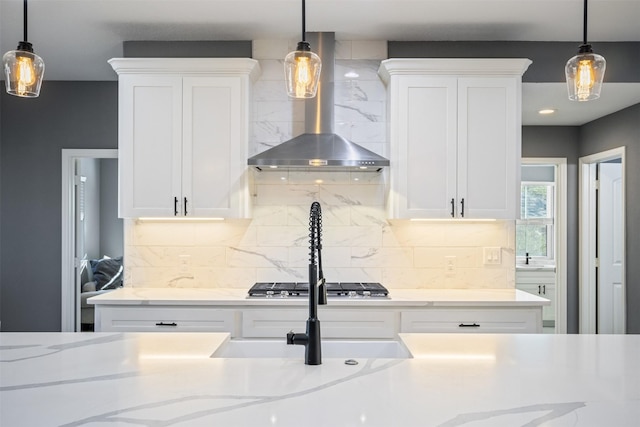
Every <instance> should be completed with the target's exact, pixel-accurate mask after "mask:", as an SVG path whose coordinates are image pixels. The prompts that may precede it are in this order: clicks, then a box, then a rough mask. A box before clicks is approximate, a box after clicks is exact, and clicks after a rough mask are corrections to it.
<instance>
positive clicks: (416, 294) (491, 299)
mask: <svg viewBox="0 0 640 427" xmlns="http://www.w3.org/2000/svg"><path fill="white" fill-rule="evenodd" d="M389 294H390V296H391V297H390V298H337V297H336V298H330V299H329V304H330V305H357V306H363V307H371V306H387V307H393V306H438V305H443V306H501V305H504V306H514V305H517V306H533V307H536V306H537V307H539V306H542V305H549V304H550V302H549V300H548V299H546V298H542V297H539V296H536V295H533V294H530V293H528V292H524V291H520V290H518V289H390V290H389ZM87 302H89V303H90V304H104V305H278V304H286V305H301V306H303V305H304V306H306V305H308V301H307V298H299V297H291V298H280V297H275V298H247V290H245V289H230V288H228V289H220V288H131V287H124V288H121V289H116V290H115V291H112V292H106V293H104V294H101V295H98V296H95V297H91V298H89V299H88V300H87Z"/></svg>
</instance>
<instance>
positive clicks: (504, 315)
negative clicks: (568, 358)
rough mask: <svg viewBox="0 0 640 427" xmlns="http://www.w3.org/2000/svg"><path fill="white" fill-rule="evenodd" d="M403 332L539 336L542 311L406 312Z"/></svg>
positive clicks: (402, 316) (464, 309) (499, 309)
mask: <svg viewBox="0 0 640 427" xmlns="http://www.w3.org/2000/svg"><path fill="white" fill-rule="evenodd" d="M400 319H401V320H400V331H401V332H444V333H454V332H455V333H474V332H475V333H511V334H519V333H539V332H542V327H541V326H542V320H541V313H540V309H529V310H526V309H502V308H490V309H484V308H477V309H466V308H433V309H428V310H412V311H403V312H402V313H401V315H400Z"/></svg>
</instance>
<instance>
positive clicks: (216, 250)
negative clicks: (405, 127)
mask: <svg viewBox="0 0 640 427" xmlns="http://www.w3.org/2000/svg"><path fill="white" fill-rule="evenodd" d="M253 46H254V58H255V59H258V60H259V61H260V65H261V68H262V74H261V76H260V79H259V80H258V81H257V82H256V84H255V86H254V90H253V105H252V122H251V134H250V143H249V155H250V156H251V155H253V154H256V153H259V152H261V151H264V150H266V149H268V148H270V147H272V146H274V145H277V144H279V143H281V142H284V141H286V140H288V139H290V138H291V137H293V136H296V135H298V134H300V133H302V132H303V130H304V123H303V121H304V103H303V102H301V101H297V100H295V101H294V100H290V99H288V98H287V96H286V93H285V90H284V75H283V68H282V58H284V56H285V55H286V54H287V53H288V51H289V50H292V49H293V48H294V47H295V41H286V40H285V41H283V40H263V41H254V44H253ZM386 54H387V52H386V42H384V41H353V42H351V41H337V42H336V66H335V99H334V101H335V131H336V133H338V134H340V135H342V136H344V137H346V138H348V139H351V140H352V141H354V142H356V143H358V144H360V145H362V146H364V147H366V148H368V149H370V150H372V151H374V152H376V153H379V154H381V155H383V156H388V143H387V142H386V141H387V138H386V131H387V129H386V111H385V108H386V106H385V97H386V90H385V86H384V84H383V83H382V82H381V80H380V79H379V78H378V75H377V70H378V67H379V64H380V61H381V60H382V59H385V58H386ZM249 173H252V174H253V175H254V177H253V178H254V179H253V188H252V194H253V195H254V200H253V216H252V219H251V220H224V221H196V222H193V221H190V222H176V221H164V222H150V221H146V222H145V221H136V220H126V221H125V254H124V255H125V286H133V287H224V288H226V287H231V288H242V289H246V288H248V287H249V286H250V285H251V284H253V283H254V282H257V281H306V280H307V266H308V236H307V235H308V216H309V207H310V205H311V203H312V202H313V201H316V200H317V201H319V202H320V203H321V204H322V211H323V252H322V255H323V267H324V273H325V277H326V278H327V280H329V281H376V282H381V283H383V284H384V285H385V286H387V287H388V288H390V289H393V288H512V287H514V286H515V255H514V253H515V249H514V248H515V222H514V221H495V222H451V221H440V222H412V221H392V222H390V221H388V220H386V215H385V196H386V191H387V186H386V183H385V177H386V175H385V174H384V173H373V172H316V173H313V174H312V173H309V172H286V171H284V172H282V171H278V172H276V171H273V172H271V171H270V172H256V171H253V170H251V171H249ZM485 247H499V248H501V263H500V264H498V265H485V264H484V263H483V250H484V248H485ZM451 257H453V258H451ZM448 261H450V263H451V262H452V263H453V269H451V268H450V267H448V266H447V262H448Z"/></svg>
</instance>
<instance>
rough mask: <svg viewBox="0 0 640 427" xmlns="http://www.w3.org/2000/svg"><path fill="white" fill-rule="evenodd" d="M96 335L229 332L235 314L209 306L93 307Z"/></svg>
mask: <svg viewBox="0 0 640 427" xmlns="http://www.w3.org/2000/svg"><path fill="white" fill-rule="evenodd" d="M95 313H96V314H95V316H96V318H95V330H96V332H231V333H232V335H235V333H234V332H235V329H234V325H235V323H236V311H235V310H227V309H218V308H212V307H194V306H190V307H185V306H181V307H162V306H158V307H148V306H147V307H141V306H102V307H100V306H96V311H95Z"/></svg>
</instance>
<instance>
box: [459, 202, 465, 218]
mask: <svg viewBox="0 0 640 427" xmlns="http://www.w3.org/2000/svg"><path fill="white" fill-rule="evenodd" d="M460 204H461V205H462V210H461V211H460V216H461V217H462V218H464V198H463V199H462V200H461V201H460Z"/></svg>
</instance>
